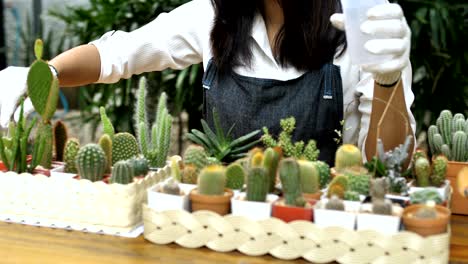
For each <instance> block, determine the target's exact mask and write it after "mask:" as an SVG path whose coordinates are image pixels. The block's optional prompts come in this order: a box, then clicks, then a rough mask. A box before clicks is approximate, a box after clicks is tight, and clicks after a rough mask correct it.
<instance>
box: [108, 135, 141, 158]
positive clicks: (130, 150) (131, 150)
mask: <svg viewBox="0 0 468 264" xmlns="http://www.w3.org/2000/svg"><path fill="white" fill-rule="evenodd" d="M138 154H139V148H138V143H137V141H136V139H135V137H134V136H133V135H132V134H130V133H126V132H124V133H117V134H115V135H114V140H113V141H112V164H115V163H117V162H118V161H121V160H128V159H131V158H133V157H136V156H138Z"/></svg>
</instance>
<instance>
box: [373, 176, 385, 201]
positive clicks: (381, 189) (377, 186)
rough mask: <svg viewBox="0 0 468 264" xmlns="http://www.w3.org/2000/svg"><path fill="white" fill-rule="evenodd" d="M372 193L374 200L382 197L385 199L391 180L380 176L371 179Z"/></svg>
mask: <svg viewBox="0 0 468 264" xmlns="http://www.w3.org/2000/svg"><path fill="white" fill-rule="evenodd" d="M370 187H371V188H370V190H369V192H370V195H371V196H372V200H375V199H380V200H383V199H384V198H385V194H387V192H388V189H389V187H390V182H389V180H388V179H387V178H378V179H373V180H371V185H370Z"/></svg>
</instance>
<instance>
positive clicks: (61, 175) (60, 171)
mask: <svg viewBox="0 0 468 264" xmlns="http://www.w3.org/2000/svg"><path fill="white" fill-rule="evenodd" d="M76 176H77V174H76V173H68V172H65V165H61V166H58V167H56V168H53V169H51V170H50V178H57V179H73V178H74V177H76Z"/></svg>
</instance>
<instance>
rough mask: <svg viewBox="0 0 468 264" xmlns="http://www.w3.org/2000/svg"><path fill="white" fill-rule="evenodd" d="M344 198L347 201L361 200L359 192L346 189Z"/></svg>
mask: <svg viewBox="0 0 468 264" xmlns="http://www.w3.org/2000/svg"><path fill="white" fill-rule="evenodd" d="M344 200H346V201H360V198H359V193H357V192H355V191H346V192H345V193H344Z"/></svg>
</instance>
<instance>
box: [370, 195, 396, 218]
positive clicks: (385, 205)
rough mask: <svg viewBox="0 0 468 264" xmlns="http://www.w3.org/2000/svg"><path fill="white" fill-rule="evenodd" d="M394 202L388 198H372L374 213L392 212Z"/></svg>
mask: <svg viewBox="0 0 468 264" xmlns="http://www.w3.org/2000/svg"><path fill="white" fill-rule="evenodd" d="M392 206H393V205H392V202H391V201H390V200H388V199H372V213H374V214H380V215H391V214H392Z"/></svg>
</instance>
